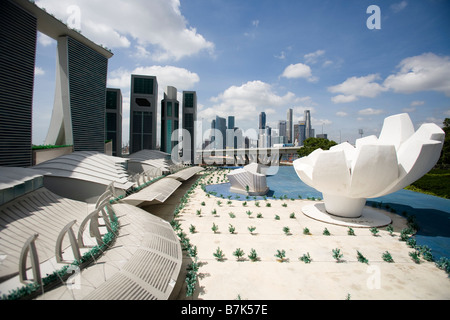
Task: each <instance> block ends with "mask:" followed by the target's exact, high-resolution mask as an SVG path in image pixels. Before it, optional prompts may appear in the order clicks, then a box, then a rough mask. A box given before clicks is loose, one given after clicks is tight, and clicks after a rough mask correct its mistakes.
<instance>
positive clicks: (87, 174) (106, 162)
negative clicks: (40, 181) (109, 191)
mask: <svg viewBox="0 0 450 320" xmlns="http://www.w3.org/2000/svg"><path fill="white" fill-rule="evenodd" d="M126 161H127V160H126V159H124V158H119V157H113V156H108V155H106V154H103V153H99V152H92V151H78V152H73V153H71V154H68V155H64V156H61V157H58V158H55V159H51V160H48V161H45V162H42V163H40V164H38V165H36V166H34V167H33V168H35V169H39V170H41V171H43V172H45V175H48V176H56V177H67V178H73V179H80V180H85V181H90V182H95V183H100V184H104V185H109V184H111V182H113V183H114V186H115V187H116V188H120V189H123V190H127V189H129V188H130V187H132V186H133V183H132V182H131V181H128V177H129V175H128V173H127V171H126V169H125V162H126Z"/></svg>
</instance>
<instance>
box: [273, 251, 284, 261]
mask: <svg viewBox="0 0 450 320" xmlns="http://www.w3.org/2000/svg"><path fill="white" fill-rule="evenodd" d="M275 257H276V258H277V260H278V261H279V262H284V261H286V251H284V250H277V253H276V254H275Z"/></svg>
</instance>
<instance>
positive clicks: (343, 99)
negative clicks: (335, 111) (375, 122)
mask: <svg viewBox="0 0 450 320" xmlns="http://www.w3.org/2000/svg"><path fill="white" fill-rule="evenodd" d="M356 100H358V98H357V97H356V96H355V95H348V96H346V95H343V94H339V95H337V96H334V97H332V98H331V101H333V102H334V103H347V102H352V101H356Z"/></svg>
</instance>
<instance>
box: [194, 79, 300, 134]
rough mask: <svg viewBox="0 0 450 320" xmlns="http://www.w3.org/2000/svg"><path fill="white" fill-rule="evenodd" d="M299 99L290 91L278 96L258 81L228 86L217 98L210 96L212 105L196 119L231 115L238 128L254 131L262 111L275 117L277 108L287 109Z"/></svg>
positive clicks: (266, 84) (266, 85)
mask: <svg viewBox="0 0 450 320" xmlns="http://www.w3.org/2000/svg"><path fill="white" fill-rule="evenodd" d="M301 100H302V99H301V98H298V97H296V96H295V94H293V93H292V92H288V93H286V94H285V95H279V94H277V93H276V92H275V91H274V88H273V87H272V86H271V85H270V84H268V83H265V82H262V81H259V80H255V81H248V82H247V83H244V84H242V85H241V86H231V87H229V88H228V89H226V90H225V91H223V92H222V93H220V94H219V95H218V96H216V97H212V98H211V99H210V101H211V102H212V103H213V106H212V107H207V108H204V109H203V110H202V111H200V112H199V117H200V118H204V119H205V120H208V121H210V120H212V119H214V118H215V116H216V115H217V116H220V117H228V116H230V115H234V116H235V118H236V122H237V123H236V125H237V126H238V127H240V128H243V129H245V128H255V123H257V121H258V115H259V113H260V112H261V111H265V112H266V113H267V114H274V113H275V112H276V110H277V109H280V108H287V107H290V106H291V105H293V104H295V103H298V102H301Z"/></svg>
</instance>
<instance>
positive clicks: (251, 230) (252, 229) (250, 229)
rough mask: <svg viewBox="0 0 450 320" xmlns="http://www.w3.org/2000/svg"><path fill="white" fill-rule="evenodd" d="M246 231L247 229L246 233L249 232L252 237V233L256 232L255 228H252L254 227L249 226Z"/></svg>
mask: <svg viewBox="0 0 450 320" xmlns="http://www.w3.org/2000/svg"><path fill="white" fill-rule="evenodd" d="M247 229H248V231H250V234H252V235H253V231H255V230H256V227H254V226H250V227H248V228H247Z"/></svg>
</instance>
